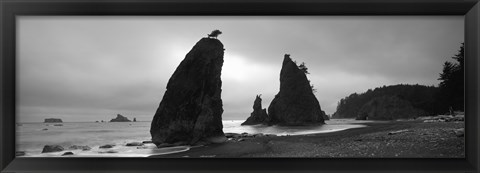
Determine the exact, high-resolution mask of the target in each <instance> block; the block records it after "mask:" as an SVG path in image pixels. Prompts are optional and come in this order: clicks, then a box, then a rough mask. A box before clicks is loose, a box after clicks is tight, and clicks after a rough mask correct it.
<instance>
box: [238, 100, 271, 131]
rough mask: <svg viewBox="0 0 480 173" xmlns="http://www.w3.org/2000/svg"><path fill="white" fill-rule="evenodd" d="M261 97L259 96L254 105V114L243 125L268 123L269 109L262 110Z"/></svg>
mask: <svg viewBox="0 0 480 173" xmlns="http://www.w3.org/2000/svg"><path fill="white" fill-rule="evenodd" d="M260 96H261V95H257V97H256V98H255V101H254V103H253V112H252V113H251V114H250V117H248V119H247V120H246V121H245V122H243V123H242V125H255V124H265V123H267V122H268V115H267V109H262V98H260Z"/></svg>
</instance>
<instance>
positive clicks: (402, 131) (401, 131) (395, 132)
mask: <svg viewBox="0 0 480 173" xmlns="http://www.w3.org/2000/svg"><path fill="white" fill-rule="evenodd" d="M409 131H410V130H399V131H393V132H388V135H395V134H398V133H404V132H409Z"/></svg>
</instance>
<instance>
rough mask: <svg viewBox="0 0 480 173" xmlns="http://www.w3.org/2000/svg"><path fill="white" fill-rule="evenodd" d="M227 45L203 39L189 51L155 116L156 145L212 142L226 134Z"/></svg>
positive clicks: (153, 140) (170, 81) (154, 139)
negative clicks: (224, 77)
mask: <svg viewBox="0 0 480 173" xmlns="http://www.w3.org/2000/svg"><path fill="white" fill-rule="evenodd" d="M223 53H224V49H223V44H222V43H221V42H220V41H219V40H217V39H210V38H203V39H201V40H200V41H198V42H197V44H196V45H195V46H194V47H193V48H192V50H190V52H188V54H187V55H186V56H185V59H184V60H183V61H182V62H181V63H180V65H179V66H178V67H177V69H176V70H175V72H174V73H173V75H172V77H171V78H170V80H169V81H168V84H167V91H166V92H165V94H164V96H163V99H162V101H161V102H160V105H159V107H158V109H157V111H156V113H155V116H154V117H153V121H152V124H151V128H150V134H151V135H152V142H153V143H155V144H156V145H160V144H162V143H177V142H183V143H188V144H194V143H196V142H199V141H204V142H212V141H213V139H217V140H215V141H218V139H219V138H220V139H223V138H225V136H224V133H223V131H222V128H223V125H222V113H223V108H222V99H221V98H220V95H221V92H222V90H221V87H222V81H221V78H220V75H221V71H222V66H223Z"/></svg>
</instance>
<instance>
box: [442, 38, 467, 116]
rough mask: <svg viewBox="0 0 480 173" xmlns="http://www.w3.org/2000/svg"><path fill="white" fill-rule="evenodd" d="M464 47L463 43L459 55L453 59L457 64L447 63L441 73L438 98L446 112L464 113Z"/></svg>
mask: <svg viewBox="0 0 480 173" xmlns="http://www.w3.org/2000/svg"><path fill="white" fill-rule="evenodd" d="M464 46H465V44H464V43H462V45H461V46H460V50H458V53H457V54H456V55H455V56H453V57H452V59H454V60H456V62H453V63H452V62H448V61H447V62H445V63H444V64H443V70H442V73H440V78H438V80H441V82H440V84H439V87H440V93H439V95H438V96H437V99H438V100H439V103H438V105H439V106H443V107H445V108H444V109H445V110H448V109H450V108H452V109H453V110H461V111H464V105H465V103H464V82H465V77H464V71H465V67H464V62H465V56H464V50H465V49H464Z"/></svg>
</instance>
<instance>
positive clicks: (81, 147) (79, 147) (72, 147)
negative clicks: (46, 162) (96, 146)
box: [68, 145, 92, 151]
mask: <svg viewBox="0 0 480 173" xmlns="http://www.w3.org/2000/svg"><path fill="white" fill-rule="evenodd" d="M68 149H70V150H83V151H88V150H91V149H92V148H91V147H89V146H87V145H85V146H81V145H72V146H70V147H68Z"/></svg>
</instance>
